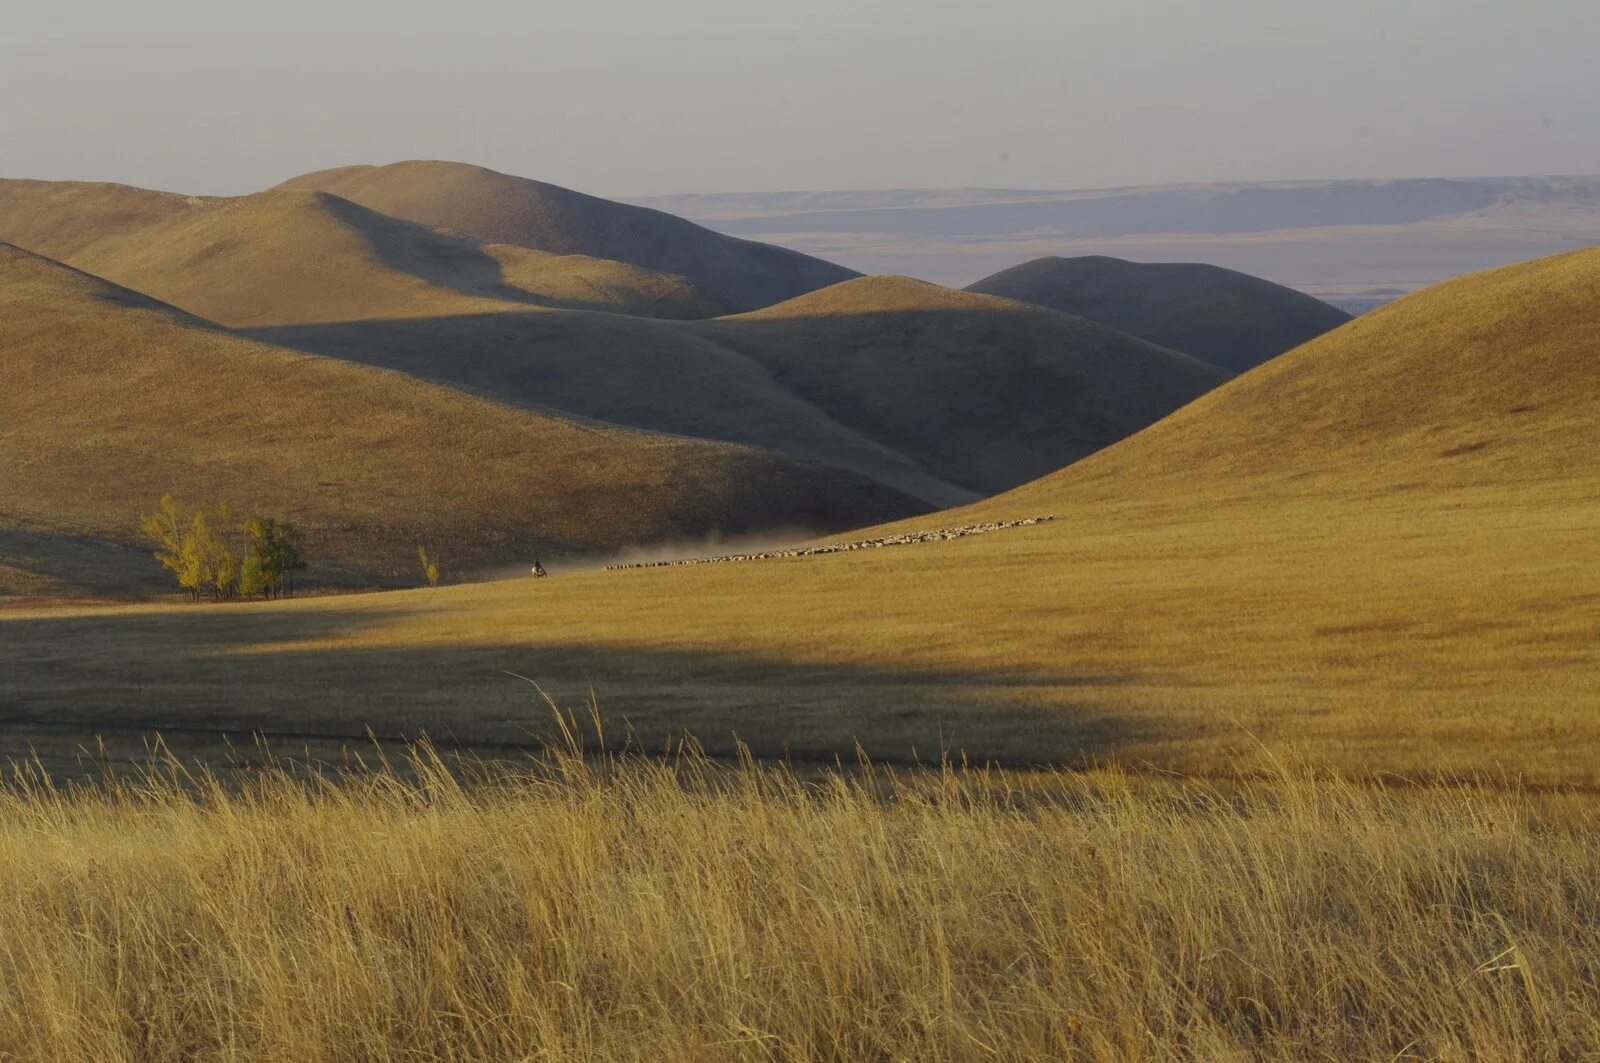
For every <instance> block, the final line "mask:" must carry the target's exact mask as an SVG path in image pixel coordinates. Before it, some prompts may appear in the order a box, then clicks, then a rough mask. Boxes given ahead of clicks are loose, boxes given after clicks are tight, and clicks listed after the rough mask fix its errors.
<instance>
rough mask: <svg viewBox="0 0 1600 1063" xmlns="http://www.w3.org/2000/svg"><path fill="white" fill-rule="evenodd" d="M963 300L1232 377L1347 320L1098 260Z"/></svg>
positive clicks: (1060, 262)
mask: <svg viewBox="0 0 1600 1063" xmlns="http://www.w3.org/2000/svg"><path fill="white" fill-rule="evenodd" d="M967 291H970V292H981V293H983V294H986V295H999V296H1004V297H1006V298H1008V299H1020V300H1022V301H1023V302H1027V303H1035V304H1037V305H1039V306H1047V307H1050V308H1051V309H1053V310H1060V311H1061V312H1063V313H1067V314H1073V315H1075V316H1077V317H1082V318H1087V319H1088V320H1090V321H1098V322H1100V323H1101V324H1103V325H1107V326H1110V327H1111V328H1114V329H1118V330H1120V331H1122V332H1126V333H1128V334H1129V335H1133V336H1138V337H1140V338H1141V339H1145V340H1149V341H1150V342H1151V343H1155V344H1159V345H1160V346H1163V347H1170V348H1171V349H1173V350H1175V351H1183V352H1184V353H1186V354H1191V355H1193V356H1194V357H1196V358H1199V359H1201V360H1202V361H1207V362H1211V363H1213V364H1215V365H1220V366H1223V367H1225V368H1227V369H1231V370H1233V371H1235V372H1240V373H1242V372H1244V371H1245V370H1247V369H1252V368H1254V367H1255V366H1257V365H1260V364H1261V363H1262V362H1265V361H1266V360H1267V359H1269V358H1274V357H1276V356H1277V355H1280V354H1282V353H1283V352H1284V351H1287V350H1289V349H1290V348H1293V347H1298V346H1299V345H1300V344H1302V343H1305V342H1306V341H1308V340H1312V339H1315V338H1316V337H1318V336H1320V335H1322V334H1323V333H1324V332H1328V331H1330V330H1332V329H1336V328H1338V327H1339V326H1340V325H1342V324H1344V323H1345V322H1346V321H1349V320H1350V315H1349V314H1347V313H1345V312H1344V311H1343V310H1340V309H1338V308H1336V307H1333V306H1329V305H1328V304H1327V303H1324V302H1322V301H1320V300H1318V299H1313V298H1312V297H1311V296H1309V295H1306V294H1304V293H1302V292H1297V291H1295V290H1294V289H1292V288H1285V287H1283V286H1282V285H1280V284H1273V283H1272V282H1271V281H1265V280H1262V279H1261V278H1259V277H1252V276H1250V275H1248V274H1245V273H1238V272H1235V271H1234V270H1231V269H1222V268H1221V267H1218V266H1208V265H1203V264H1199V263H1179V262H1158V263H1157V262H1152V263H1144V262H1127V261H1124V260H1122V259H1119V258H1107V257H1105V256H1103V255H1086V256H1082V257H1079V258H1054V257H1050V258H1037V259H1034V260H1033V261H1031V262H1024V263H1022V264H1021V265H1019V266H1013V267H1011V268H1010V269H1007V270H1003V271H1001V272H999V273H996V274H994V275H993V276H991V277H985V278H984V279H983V280H981V281H978V282H977V283H975V284H972V285H969V286H968V287H967Z"/></svg>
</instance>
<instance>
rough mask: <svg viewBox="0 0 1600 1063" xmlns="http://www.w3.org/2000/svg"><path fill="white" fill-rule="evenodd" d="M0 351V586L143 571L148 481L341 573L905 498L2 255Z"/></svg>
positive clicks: (12, 252) (828, 521)
mask: <svg viewBox="0 0 1600 1063" xmlns="http://www.w3.org/2000/svg"><path fill="white" fill-rule="evenodd" d="M0 360H3V361H0V364H3V365H4V368H5V373H6V379H7V380H8V382H9V386H8V387H7V388H6V389H5V391H4V394H3V396H0V447H3V449H4V450H5V452H6V453H7V454H10V455H13V456H15V458H16V460H12V461H9V462H7V463H5V464H4V465H3V466H0V500H3V501H0V521H3V523H0V580H4V581H5V584H4V585H6V586H7V587H8V589H13V590H16V589H48V588H50V587H52V586H54V587H55V588H56V589H60V588H61V587H65V588H67V589H71V588H74V587H81V586H85V585H88V586H105V585H108V584H109V585H110V586H119V585H120V586H127V585H129V584H134V585H137V584H139V583H140V582H141V581H142V580H144V579H146V578H153V577H154V573H153V572H152V569H153V568H154V562H153V561H150V560H149V558H148V557H147V556H146V557H141V556H140V551H139V550H135V549H133V548H132V547H131V546H122V545H121V544H123V543H126V540H127V539H128V538H129V535H130V532H131V529H132V528H133V527H134V526H135V523H136V520H137V517H138V515H139V513H140V512H142V511H144V510H145V509H147V508H148V507H150V506H151V503H152V502H153V500H155V499H156V498H157V497H159V496H160V494H161V493H162V492H164V491H169V490H170V491H173V492H174V493H176V494H178V495H180V496H183V497H187V498H189V499H192V500H197V501H198V500H202V499H215V498H219V497H227V498H230V499H232V500H234V501H235V502H236V503H239V504H242V505H246V506H251V507H258V508H261V509H264V510H266V511H269V512H284V511H286V512H290V513H292V514H294V515H295V516H296V517H297V518H298V519H299V520H300V521H301V522H302V523H303V524H304V526H305V531H306V536H307V539H308V542H309V544H310V549H311V553H312V555H313V556H314V558H315V559H316V560H317V561H318V562H319V574H320V575H322V576H323V577H324V578H327V577H335V578H357V577H359V578H361V579H371V578H394V577H395V576H397V575H400V574H403V573H406V572H407V571H408V568H409V566H410V565H411V564H412V553H413V551H414V548H415V546H416V544H418V543H430V544H432V545H434V546H436V547H437V548H438V549H439V550H440V551H441V552H442V553H443V555H444V557H445V559H446V565H447V568H451V569H453V570H454V571H455V572H456V573H458V574H461V575H465V574H467V573H470V572H473V571H476V570H479V569H481V568H483V567H485V566H506V565H512V564H518V565H520V564H522V563H524V562H525V561H526V559H527V558H528V557H529V556H530V555H532V554H534V553H537V552H541V551H543V552H547V553H550V554H572V553H574V552H581V551H594V550H613V549H616V548H618V547H620V546H623V545H626V544H633V543H639V542H650V541H655V540H663V539H671V538H675V537H679V536H683V535H699V534H705V533H707V532H711V531H725V532H746V531H752V530H756V529H760V528H773V527H793V526H800V527H807V528H814V527H822V526H829V527H833V528H844V527H849V526H853V525H859V524H863V523H868V522H870V521H871V520H873V519H881V518H883V517H884V516H886V515H889V514H891V513H895V512H899V513H908V512H915V511H916V510H917V509H918V508H919V507H918V506H917V505H916V504H915V503H912V502H911V501H910V500H908V499H906V498H904V497H903V496H900V495H897V494H895V493H894V492H892V491H889V490H887V489H885V488H881V487H880V486H878V485H876V484H874V483H871V482H869V481H866V480H864V479H861V478H858V477H852V476H851V475H850V474H848V473H844V472H839V471H837V470H828V469H824V468H822V467H820V466H816V465H811V464H807V463H803V462H798V461H795V460H793V459H789V458H784V457H779V456H777V455H773V454H770V453H766V452H761V451H757V450H753V449H749V448H740V447H734V446H729V445H723V444H715V443H705V442H698V441H690V440H685V439H681V438H674V437H669V436H662V435H651V434H644V433H639V432H635V431H629V430H625V429H620V428H615V427H611V426H602V425H597V424H592V423H585V422H581V421H576V420H571V419H566V418H562V417H557V416H552V415H549V414H543V413H538V412H534V411H529V410H522V409H515V408H511V407H508V406H505V405H503V404H499V403H494V402H490V401H486V400H483V399H478V398H473V397H471V396H468V395H464V394H462V393H460V392H457V391H453V390H450V389H446V388H442V387H438V386H434V385H430V384H426V383H422V382H419V381H417V380H414V379H412V378H409V377H406V376H404V375H402V374H398V373H392V372H387V371H382V370H376V369H372V368H369V367H365V366H356V365H351V364H348V363H344V362H339V361H335V360H330V359H324V358H317V357H309V356H306V355H302V354H298V353H295V352H292V351H288V350H285V349H282V348H276V347H271V346H268V345H266V344H262V343H259V342H253V341H250V340H246V339H242V338H239V337H236V336H233V335H230V334H228V333H225V332H223V331H222V330H220V329H217V328H215V327H213V326H210V325H207V324H206V323H203V322H200V321H198V320H196V319H194V318H190V317H188V316H186V315H184V314H181V313H179V312H177V311H175V310H173V309H171V308H170V307H166V306H163V305H162V304H159V303H157V302H155V301H154V300H151V299H149V298H147V297H145V296H142V295H138V294H135V293H133V292H130V291H128V290H126V289H122V288H118V287H116V286H114V285H111V284H109V283H107V282H105V281H103V280H100V279H99V278H96V277H92V276H89V275H87V274H84V273H79V272H77V271H75V270H72V269H70V268H68V267H65V266H63V265H60V264H59V263H56V262H53V261H50V260H47V259H44V258H40V257H38V256H35V255H32V254H29V253H27V252H24V251H20V250H18V249H15V248H12V247H9V246H5V245H0ZM73 551H77V552H78V553H77V554H76V555H74V553H73ZM74 557H77V558H78V559H79V560H83V561H85V562H87V564H86V565H85V567H84V568H83V569H79V568H78V567H77V566H76V565H75V564H74V563H73V560H74ZM30 573H31V576H30V575H29V574H30ZM106 577H111V578H109V579H108V578H106Z"/></svg>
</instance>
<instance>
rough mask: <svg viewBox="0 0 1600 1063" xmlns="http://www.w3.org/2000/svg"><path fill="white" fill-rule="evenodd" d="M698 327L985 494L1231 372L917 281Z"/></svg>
mask: <svg viewBox="0 0 1600 1063" xmlns="http://www.w3.org/2000/svg"><path fill="white" fill-rule="evenodd" d="M690 327H692V328H693V329H694V330H695V331H697V332H699V333H700V334H702V335H706V336H710V337H712V338H714V339H716V340H718V341H719V342H721V343H722V344H724V345H725V346H728V347H731V348H733V349H734V350H738V351H741V352H742V353H744V354H746V355H748V356H749V357H751V358H752V359H754V360H755V361H757V362H759V363H760V364H761V365H763V366H764V367H766V369H767V370H768V371H769V372H771V373H772V375H773V376H774V378H776V379H777V380H778V381H780V382H782V383H783V384H784V385H786V386H787V387H789V388H790V389H792V390H793V391H794V392H795V393H797V394H799V395H801V396H803V397H805V398H806V399H807V400H808V401H810V402H812V403H815V404H816V405H818V406H820V407H821V408H823V409H825V410H827V411H828V412H829V413H830V414H831V415H832V416H833V417H834V418H835V419H837V420H838V421H840V422H842V423H844V424H846V425H849V426H851V427H852V428H855V429H856V430H858V431H861V432H863V433H865V434H868V435H870V436H872V437H873V438H875V439H878V440H880V441H882V442H884V443H885V444H887V445H889V446H892V447H894V448H895V449H896V450H897V451H899V452H900V453H903V454H907V455H909V456H910V457H912V458H913V459H915V460H916V461H918V462H920V463H921V464H922V465H924V466H925V467H926V468H928V469H929V470H931V471H932V472H933V473H935V474H936V475H938V476H939V477H941V478H942V479H945V480H947V481H949V482H952V483H956V484H959V485H961V486H963V487H966V488H968V489H970V490H973V491H977V492H979V493H982V494H992V493H994V492H996V491H1001V490H1004V489H1006V488H1009V487H1014V486H1016V485H1017V484H1018V483H1020V482H1022V481H1024V480H1029V479H1033V478H1034V477H1037V476H1040V475H1043V474H1044V473H1046V472H1048V471H1052V470H1054V469H1057V468H1060V467H1061V466H1062V465H1065V464H1068V463H1069V462H1073V461H1076V460H1078V459H1079V458H1081V457H1084V456H1085V455H1087V454H1090V453H1093V452H1094V451H1096V450H1099V449H1100V448H1102V447H1105V446H1108V445H1109V444H1111V443H1114V442H1116V441H1118V440H1120V439H1123V438H1125V437H1126V436H1129V435H1131V434H1132V433H1134V432H1136V431H1138V430H1139V429H1141V428H1143V427H1145V426H1146V425H1149V424H1151V423H1153V422H1155V421H1157V420H1159V419H1160V418H1162V417H1164V416H1166V415H1167V414H1168V413H1170V412H1171V411H1173V410H1175V409H1177V408H1178V407H1180V406H1182V405H1183V404H1185V403H1187V402H1189V401H1190V400H1191V399H1193V398H1195V397H1196V396H1198V395H1201V394H1203V393H1205V392H1206V391H1209V390H1210V389H1212V388H1214V387H1216V386H1217V385H1218V384H1221V383H1222V382H1223V381H1225V380H1226V379H1227V378H1228V376H1229V374H1228V373H1226V372H1225V371H1223V370H1220V369H1218V368H1217V367H1216V366H1214V365H1209V364H1206V363H1204V362H1201V361H1197V360H1196V359H1194V358H1190V357H1188V356H1185V355H1182V354H1177V353H1175V352H1173V351H1170V350H1166V349H1162V348H1159V347H1155V346H1152V345H1150V344H1148V343H1144V342H1141V341H1140V340H1137V339H1135V338H1133V337H1131V336H1128V335H1125V334H1122V333H1119V332H1116V331H1113V330H1112V329H1108V328H1104V327H1102V326H1099V325H1096V324H1093V323H1092V322H1088V321H1085V320H1082V319H1080V318H1075V317H1070V316H1067V315H1065V314H1060V313H1055V312H1053V311H1050V310H1044V309H1039V308H1037V307H1034V306H1029V305H1026V304H1023V303H1019V302H1015V301H1012V300H1007V299H996V298H991V297H987V296H982V295H974V294H970V293H964V292H957V291H953V290H951V289H949V288H943V287H940V286H939V285H936V284H928V283H926V282H925V281H917V280H912V279H910V278H907V277H864V278H861V279H859V280H853V281H846V282H845V283H843V284H838V285H834V286H832V287H830V288H826V289H823V290H822V291H818V292H812V293H810V294H809V295H804V296H801V297H800V298H798V299H794V300H790V301H788V302H785V303H780V304H779V305H777V306H774V307H769V308H767V309H765V310H761V311H757V312H755V313H752V314H745V315H742V316H739V317H733V318H724V319H721V320H718V321H708V322H697V323H695V324H694V325H693V326H690Z"/></svg>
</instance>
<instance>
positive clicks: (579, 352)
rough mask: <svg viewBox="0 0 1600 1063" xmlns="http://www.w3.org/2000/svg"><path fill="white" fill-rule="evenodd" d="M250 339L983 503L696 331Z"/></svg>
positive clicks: (511, 330) (505, 326) (538, 317)
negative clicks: (745, 445) (800, 459)
mask: <svg viewBox="0 0 1600 1063" xmlns="http://www.w3.org/2000/svg"><path fill="white" fill-rule="evenodd" d="M250 334H251V335H252V336H255V337H256V338H258V339H262V340H266V341H268V342H271V343H275V344H280V345H283V346H286V347H293V348H296V349H299V350H305V351H311V352H315V353H319V354H326V355H331V356H334V357H338V358H344V359H348V360H350V361H355V362H363V363H366V364H369V365H379V366H384V367H387V368H391V369H399V370H402V371H404V372H407V373H411V374H413V375H416V376H420V377H425V378H429V379H433V380H439V381H443V382H447V383H450V384H454V385H456V386H458V387H463V388H466V389H468V390H470V391H474V392H478V393H481V394H484V395H488V396H492V397H494V398H497V399H501V400H506V401H511V402H516V403H520V404H524V405H532V406H537V407H539V408H541V409H551V410H561V411H564V412H566V413H571V414H577V415H579V416H583V417H590V418H595V419H598V420H602V421H608V422H611V423H613V424H621V425H628V426H631V427H635V428H644V429H648V430H651V431H658V432H672V433H675V434H679V435H687V436H697V437H700V438H705V439H718V440H724V441H730V442H738V443H750V444H755V445H758V446H762V447H765V448H769V449H772V450H778V451H784V452H787V453H791V454H795V455H798V456H801V457H806V458H811V459H813V460H816V461H821V462H825V463H827V464H829V465H836V466H839V467H840V468H845V469H851V470H854V471H856V472H858V473H861V474H863V475H866V476H870V477H872V478H873V479H875V480H878V481H879V482H881V483H884V484H888V485H890V486H892V487H894V488H896V489H898V490H900V491H904V492H906V493H907V494H910V495H913V496H915V497H917V498H921V499H923V500H924V501H926V502H928V503H929V504H930V505H934V506H951V505H959V504H962V503H966V502H971V501H973V500H974V499H975V498H976V497H977V493H976V492H974V491H970V490H966V489H964V488H960V487H957V486H955V485H953V484H951V483H947V482H945V481H943V480H941V479H940V478H939V477H938V476H936V475H934V474H933V473H931V472H930V471H929V470H927V469H926V468H924V467H923V466H922V465H920V464H918V463H917V462H915V461H913V460H911V459H910V458H908V457H906V456H905V455H903V454H901V453H899V452H897V451H895V450H894V449H893V447H892V446H888V445H885V444H884V443H882V442H879V441H877V440H875V439H874V438H872V437H871V436H870V435H868V434H864V433H862V432H860V431H857V430H855V429H853V428H851V427H848V426H846V425H844V424H841V423H839V421H837V420H836V419H835V418H834V417H833V416H832V415H831V414H830V413H829V412H828V411H827V410H825V409H823V408H821V407H819V406H817V405H815V404H813V403H812V402H809V401H807V400H806V399H805V398H803V397H802V396H800V395H797V394H795V393H794V392H793V391H791V390H789V389H788V388H786V387H785V386H783V384H781V383H780V382H779V381H777V380H775V379H774V378H773V375H772V374H771V373H770V372H768V370H767V369H766V368H765V367H763V366H762V364H761V363H759V362H758V361H756V360H755V359H753V358H751V357H749V356H747V355H745V354H742V353H740V352H739V351H736V350H733V349H730V348H729V347H727V346H724V345H723V344H721V343H718V342H716V341H715V340H714V339H712V338H710V337H708V336H706V335H703V334H702V333H701V332H700V331H699V330H698V329H697V328H694V327H690V326H687V325H684V326H678V325H675V324H671V323H668V322H663V321H647V320H642V319H639V318H629V317H623V316H621V315H615V314H592V313H578V312H563V311H549V310H541V311H536V312H529V313H494V314H471V315H461V316H443V317H434V318H423V319H405V320H393V321H382V320H375V321H351V322H341V323H335V324H328V325H309V326H289V327H282V328H266V329H254V330H250ZM879 398H880V400H882V401H887V400H888V399H889V398H890V397H889V396H880V397H879Z"/></svg>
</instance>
